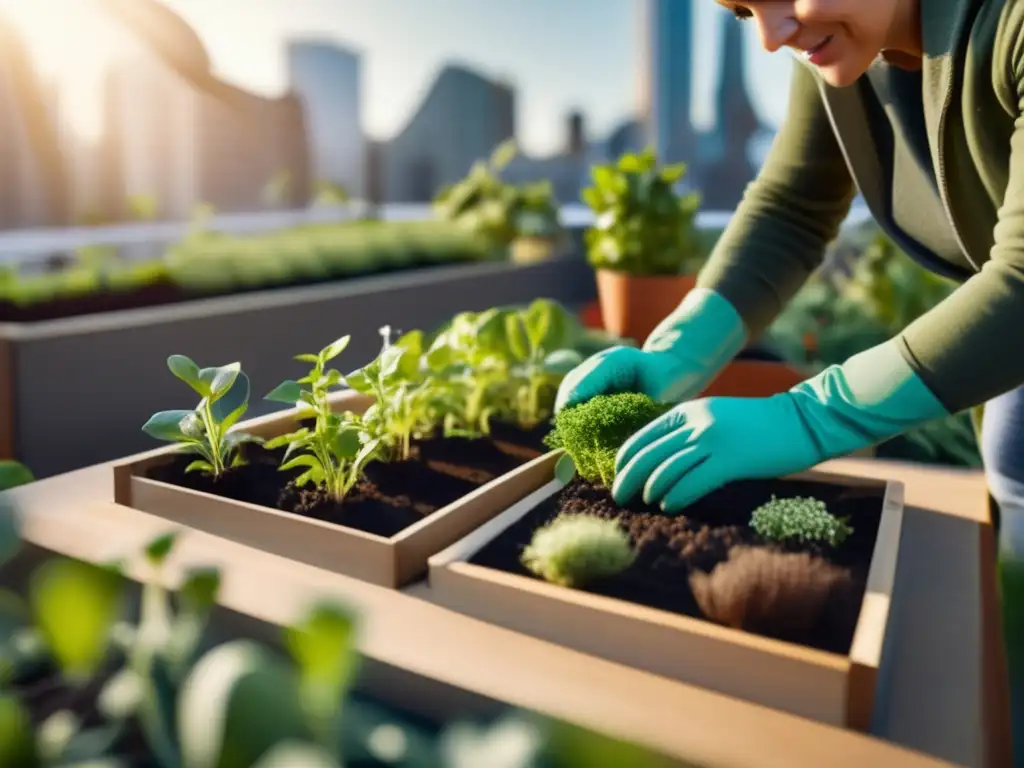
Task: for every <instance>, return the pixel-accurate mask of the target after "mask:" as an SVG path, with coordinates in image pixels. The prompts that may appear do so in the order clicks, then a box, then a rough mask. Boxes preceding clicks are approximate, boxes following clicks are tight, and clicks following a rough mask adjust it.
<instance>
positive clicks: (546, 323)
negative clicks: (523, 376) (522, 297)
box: [525, 299, 572, 352]
mask: <svg viewBox="0 0 1024 768" xmlns="http://www.w3.org/2000/svg"><path fill="white" fill-rule="evenodd" d="M525 319H526V329H527V333H528V334H529V336H530V343H531V344H532V345H533V346H534V347H538V348H540V349H542V350H543V351H544V352H553V351H554V350H556V349H561V348H562V347H566V346H568V345H569V342H571V341H572V339H570V338H569V336H570V333H569V331H570V328H571V319H570V318H569V316H568V313H567V312H566V311H565V309H564V308H563V307H562V305H561V304H558V303H557V302H554V301H551V300H550V299H537V300H536V301H534V302H533V303H532V304H530V306H529V307H528V308H527V309H526V318H525Z"/></svg>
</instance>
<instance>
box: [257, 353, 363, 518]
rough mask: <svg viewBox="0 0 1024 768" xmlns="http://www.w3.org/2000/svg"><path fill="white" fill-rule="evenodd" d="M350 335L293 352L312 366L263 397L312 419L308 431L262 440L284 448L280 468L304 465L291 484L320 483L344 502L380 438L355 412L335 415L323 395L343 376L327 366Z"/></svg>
mask: <svg viewBox="0 0 1024 768" xmlns="http://www.w3.org/2000/svg"><path fill="white" fill-rule="evenodd" d="M350 339H351V337H350V336H342V337H341V338H340V339H338V340H337V341H335V342H333V343H331V344H329V345H327V346H326V347H324V348H323V349H322V350H320V352H318V353H317V354H302V355H297V356H296V358H295V359H296V360H299V361H301V362H304V363H312V364H313V368H312V370H311V371H310V372H309V374H307V375H306V376H304V377H302V378H301V379H299V380H298V381H291V380H288V381H284V382H282V383H281V384H279V385H278V386H277V387H275V388H274V389H273V390H272V391H271V392H270V393H269V394H267V396H266V399H267V400H271V401H273V402H278V403H287V404H288V405H294V406H296V407H297V408H298V411H299V415H300V416H302V415H306V416H311V417H312V418H313V419H314V425H313V428H312V429H310V428H309V427H301V428H299V429H297V430H296V431H294V432H289V433H288V434H284V435H279V436H278V437H275V438H273V439H272V440H268V441H267V442H266V444H265V445H266V447H267V448H268V449H270V450H273V449H275V448H281V447H283V446H287V450H286V451H285V456H284V459H285V460H284V462H283V463H282V464H281V466H280V469H281V471H288V470H291V469H296V468H300V467H302V468H304V469H305V471H304V472H302V474H300V475H299V476H298V477H297V478H295V484H296V485H297V486H298V487H300V488H301V487H302V486H304V485H308V484H310V483H314V484H316V485H322V486H323V487H324V489H325V491H326V492H327V495H328V497H329V498H330V499H331V500H333V501H336V502H341V501H343V500H344V498H345V496H346V495H348V492H349V491H350V490H351V489H352V488H353V487H354V486H355V484H356V482H358V480H359V478H360V476H361V475H362V472H363V469H364V468H365V467H366V465H367V464H368V463H369V462H370V461H371V460H373V459H374V458H375V456H376V454H377V452H378V450H379V449H380V446H381V440H380V438H379V437H376V436H374V435H370V434H369V433H368V432H367V431H366V428H365V427H364V425H363V424H362V422H361V421H360V419H359V418H358V417H357V416H356V415H355V414H353V413H350V412H346V413H343V414H339V413H335V412H334V411H333V410H332V409H331V403H330V400H329V399H328V394H329V392H330V389H331V388H332V387H335V386H337V385H338V384H340V383H341V382H342V380H343V378H342V375H341V373H340V372H339V371H338V370H336V369H334V368H330V369H329V368H327V364H328V363H329V362H330V361H331V360H333V359H334V358H336V357H337V356H338V355H340V354H341V353H342V352H344V351H345V348H346V347H347V346H348V344H349V341H350ZM293 454H298V455H294V456H293Z"/></svg>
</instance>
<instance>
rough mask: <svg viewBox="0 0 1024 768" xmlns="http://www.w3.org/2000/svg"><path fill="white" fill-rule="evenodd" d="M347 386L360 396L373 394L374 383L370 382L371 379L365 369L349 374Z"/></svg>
mask: <svg viewBox="0 0 1024 768" xmlns="http://www.w3.org/2000/svg"><path fill="white" fill-rule="evenodd" d="M345 384H346V385H348V387H349V388H350V389H354V390H355V391H356V392H359V393H360V394H363V395H372V394H373V383H372V381H371V380H370V377H369V376H368V375H367V374H366V369H365V368H360V369H359V370H357V371H352V373H350V374H348V375H347V376H346V377H345Z"/></svg>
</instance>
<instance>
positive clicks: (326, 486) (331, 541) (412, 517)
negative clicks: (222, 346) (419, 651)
mask: <svg viewBox="0 0 1024 768" xmlns="http://www.w3.org/2000/svg"><path fill="white" fill-rule="evenodd" d="M382 332H383V336H384V344H383V347H382V349H381V352H380V354H379V355H378V357H377V358H376V359H375V360H373V361H372V362H371V363H370V364H368V365H366V366H364V367H362V368H359V369H357V370H354V371H351V372H349V373H347V374H344V375H343V374H342V373H341V372H340V371H339V370H338V369H336V368H334V367H333V365H334V361H335V360H336V359H337V358H339V356H340V355H341V354H342V353H343V352H344V350H345V348H346V346H347V345H348V342H349V337H347V336H345V337H342V338H340V339H338V340H337V341H335V342H333V343H332V344H330V345H328V346H327V347H325V348H324V349H322V350H321V351H320V352H318V353H315V354H304V355H299V356H298V358H297V360H299V361H301V362H303V363H304V364H305V365H307V366H309V371H308V373H307V375H305V376H303V377H302V378H299V379H297V380H289V381H285V382H283V383H281V384H280V385H279V386H277V387H275V388H274V389H273V390H272V391H271V392H270V393H269V394H268V395H267V399H269V400H271V401H274V402H283V403H286V404H288V405H291V406H294V408H293V409H291V410H289V411H285V412H281V413H275V414H272V415H270V416H266V417H263V418H260V419H254V420H252V421H249V422H245V423H240V421H241V417H242V416H243V415H244V414H245V412H246V409H247V406H248V401H249V393H250V384H249V380H248V377H247V376H246V375H245V373H244V372H243V371H242V370H241V366H240V365H239V364H238V363H234V364H231V365H228V366H221V367H217V368H205V369H200V368H199V366H197V365H196V364H195V363H193V362H192V361H191V360H189V359H188V358H186V357H184V356H180V355H176V356H172V357H171V358H170V359H169V360H168V367H169V368H170V370H171V372H172V373H173V374H174V375H175V376H177V377H178V378H179V379H181V380H182V381H183V382H185V383H186V384H187V385H188V386H189V387H191V388H192V389H193V390H194V391H195V393H196V395H197V396H198V397H199V398H201V399H200V402H199V404H198V405H197V406H196V407H195V408H192V409H185V410H174V411H163V412H160V413H158V414H156V415H154V416H153V417H152V418H150V420H149V421H148V422H147V423H146V425H145V426H144V427H143V429H144V431H145V432H146V433H147V434H149V435H150V436H151V437H153V438H155V439H159V440H163V441H168V442H171V443H173V444H174V445H173V446H172V447H171V448H168V449H162V450H158V451H154V452H151V453H149V454H143V455H142V456H141V457H132V458H129V459H127V460H126V461H124V462H121V463H120V464H118V465H116V466H115V469H114V482H115V499H116V500H117V501H118V503H121V504H125V505H126V506H132V507H135V508H136V509H140V510H142V511H145V512H149V513H152V514H157V515H160V516H163V517H167V518H169V519H172V520H174V521H175V522H178V523H181V524H184V525H189V526H192V527H198V528H201V529H203V530H206V531H208V532H210V533H214V534H215V535H221V536H225V537H228V538H231V539H233V540H236V541H240V542H242V543H246V544H249V545H250V546H256V547H259V548H263V549H267V550H269V551H272V552H274V553H276V554H280V555H283V556H286V557H292V558H294V559H298V560H302V561H304V562H307V563H310V564H313V565H316V566H318V567H322V568H328V569H331V570H334V571H337V572H342V573H345V574H348V575H352V576H356V577H358V578H362V579H365V580H368V581H372V582H375V583H379V584H383V585H386V586H392V587H397V586H402V585H403V584H405V583H407V582H408V581H410V580H412V579H414V578H415V577H416V576H418V575H419V574H421V573H422V572H424V571H425V570H426V558H427V557H428V556H430V555H431V554H434V553H435V552H437V551H440V550H441V549H443V548H444V547H446V546H448V545H449V544H450V543H451V542H452V541H455V540H456V539H457V538H459V537H460V536H462V535H464V534H465V533H468V532H469V531H470V530H472V529H473V528H474V527H476V526H477V525H479V524H480V523H481V522H483V521H484V520H485V519H486V517H484V518H481V517H480V514H479V513H480V511H481V510H483V509H488V510H489V509H491V508H492V505H484V504H483V503H482V500H483V498H484V497H486V496H490V495H492V494H497V495H499V496H501V497H502V503H504V504H505V505H507V504H510V503H512V502H513V501H514V500H515V498H514V497H513V496H508V495H505V494H507V493H520V492H521V490H520V489H519V488H517V487H514V486H505V485H504V484H501V483H498V482H497V480H498V479H499V478H501V477H502V476H503V475H506V474H507V473H510V472H522V473H525V476H526V477H527V480H526V484H527V485H529V484H530V483H531V482H533V481H531V480H529V479H528V478H530V477H534V476H536V477H537V478H539V477H540V475H538V474H537V472H536V471H535V470H534V469H533V467H534V466H535V465H536V462H537V461H538V457H541V456H542V454H543V453H544V450H545V446H544V445H543V442H542V440H543V438H544V436H545V435H546V433H547V432H548V430H549V429H550V426H549V424H548V423H547V422H548V420H549V419H550V416H551V412H552V407H553V403H554V397H555V393H556V390H557V387H558V383H559V382H560V381H561V377H562V376H564V374H565V373H566V372H567V371H568V370H570V369H571V368H572V367H573V366H574V365H576V364H578V363H579V362H580V361H581V360H582V355H581V354H580V353H579V352H577V351H575V350H574V349H572V348H571V347H572V346H573V344H574V343H575V338H576V333H577V332H578V328H577V327H576V326H575V325H574V324H573V323H572V322H571V316H570V315H569V314H568V312H566V310H565V309H564V308H562V307H561V306H559V305H558V304H556V303H554V302H550V301H545V300H538V301H536V302H534V303H533V304H532V305H530V306H529V307H525V308H509V309H497V308H495V309H491V310H488V311H486V312H482V313H468V312H467V313H461V314H460V315H457V316H456V317H455V318H454V319H453V320H452V321H451V322H450V323H449V324H448V325H447V327H446V328H444V329H442V330H441V331H440V332H439V333H437V334H434V335H432V336H428V335H426V334H424V333H423V332H421V331H418V330H414V331H410V332H408V333H405V334H403V335H402V336H400V337H399V338H398V339H397V340H394V341H392V339H391V335H392V334H391V330H390V329H389V328H384V329H382ZM343 385H347V387H348V388H347V389H340V388H341V387H342V386H343ZM539 482H540V481H539V479H538V480H537V483H538V484H539ZM489 514H491V513H490V512H488V513H487V515H489Z"/></svg>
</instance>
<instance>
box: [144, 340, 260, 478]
mask: <svg viewBox="0 0 1024 768" xmlns="http://www.w3.org/2000/svg"><path fill="white" fill-rule="evenodd" d="M167 367H168V368H169V369H170V370H171V373H173V374H174V375H175V376H177V377H178V378H179V379H181V380H182V381H184V382H185V383H186V384H188V385H189V386H190V387H191V388H192V389H193V390H194V391H195V392H196V393H197V394H198V395H199V396H200V397H201V398H202V399H201V400H200V401H199V405H197V406H196V407H195V408H193V409H192V410H175V411H161V412H160V413H156V414H154V415H153V416H151V417H150V418H149V420H148V421H147V422H146V423H145V424H144V425H143V426H142V431H143V432H145V433H146V434H147V435H149V436H150V437H154V438H156V439H157V440H165V441H168V442H172V443H181V444H182V446H183V447H184V449H185V450H186V451H188V452H190V453H196V454H198V455H199V456H200V458H198V459H196V460H195V461H193V462H192V463H191V464H189V465H188V467H186V469H185V471H186V472H193V471H198V472H203V473H204V474H208V475H211V476H212V477H214V478H219V477H221V476H222V475H223V474H224V472H225V471H227V470H228V469H229V468H231V467H237V466H240V465H242V464H244V463H245V458H244V456H243V455H242V452H241V451H240V450H239V448H241V446H242V445H244V444H245V443H252V442H256V443H258V442H261V441H260V439H259V438H257V437H255V436H253V435H249V434H247V433H245V432H231V431H230V430H231V428H232V427H233V426H234V425H235V424H236V423H238V420H239V419H240V418H241V417H242V416H243V415H244V414H245V412H246V410H248V408H249V377H248V376H246V375H245V373H244V372H243V371H242V367H241V365H240V364H239V363H231V364H229V365H222V366H219V367H215V368H200V367H199V366H198V365H196V364H195V363H194V362H192V360H190V359H189V358H187V357H185V356H184V355H171V356H170V357H169V358H167Z"/></svg>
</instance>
